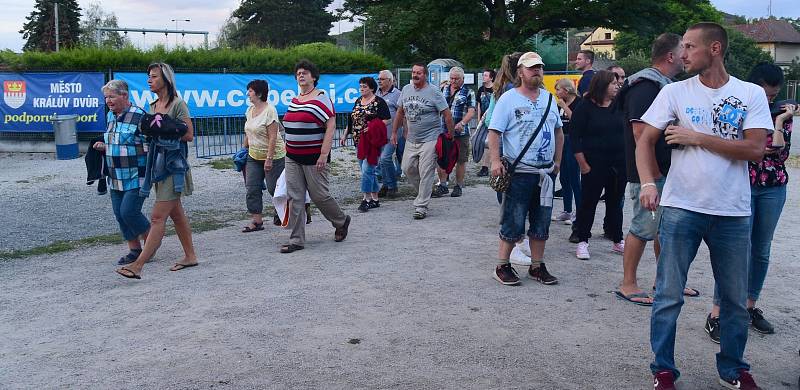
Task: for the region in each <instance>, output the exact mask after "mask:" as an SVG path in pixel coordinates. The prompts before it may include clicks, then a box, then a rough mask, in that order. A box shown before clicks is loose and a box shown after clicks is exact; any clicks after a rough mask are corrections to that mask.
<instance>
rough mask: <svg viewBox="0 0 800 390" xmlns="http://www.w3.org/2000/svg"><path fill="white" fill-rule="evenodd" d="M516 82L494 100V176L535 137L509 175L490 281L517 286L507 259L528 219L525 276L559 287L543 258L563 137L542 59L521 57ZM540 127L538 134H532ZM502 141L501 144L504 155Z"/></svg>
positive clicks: (491, 134)
mask: <svg viewBox="0 0 800 390" xmlns="http://www.w3.org/2000/svg"><path fill="white" fill-rule="evenodd" d="M517 78H518V80H517V82H516V85H517V87H516V88H514V89H512V90H509V91H508V92H506V93H505V94H503V96H501V97H500V99H499V100H498V101H497V104H496V105H495V107H494V111H493V113H492V120H491V122H490V123H489V130H490V131H489V134H488V143H489V153H490V156H491V162H492V163H491V164H492V176H501V175H503V174H504V173H505V168H504V166H503V163H502V161H501V158H502V159H505V160H506V161H508V163H509V165H511V164H513V162H514V161H515V160H516V159H517V158H518V157H519V156H520V155H521V154H522V151H523V149H524V148H525V145H527V144H528V142H529V141H530V140H531V137H533V136H534V135H535V138H534V139H533V142H532V143H531V146H530V148H528V150H527V151H526V152H525V154H524V155H522V158H520V159H519V163H518V164H517V166H516V167H515V168H514V170H513V171H512V172H511V173H512V175H511V185H510V186H509V188H508V190H507V191H506V193H505V194H504V198H503V206H502V208H503V213H502V217H501V222H500V248H499V250H498V265H497V266H496V267H495V271H494V273H493V277H494V278H495V279H497V281H499V282H500V283H502V284H504V285H512V286H513V285H517V284H519V276H518V275H517V272H516V270H514V267H512V266H511V264H510V262H509V257H510V255H511V250H512V249H513V248H514V244H515V243H516V242H518V241H520V240H522V239H523V238H524V236H525V221H526V220H528V214H530V221H531V226H530V227H529V229H528V232H527V236H528V237H529V238H530V240H529V241H530V250H531V265H530V268H529V269H528V277H529V278H531V279H533V280H537V281H539V282H541V283H542V284H546V285H551V284H556V283H558V279H557V278H556V277H555V276H553V275H550V273H549V272H548V271H547V268H546V267H545V264H544V262H543V261H542V259H543V257H544V246H545V242H546V241H547V239H548V237H549V229H550V215H551V214H552V211H553V178H555V175H556V174H557V173H558V168H559V164H560V163H561V152H562V147H563V145H564V133H563V132H562V131H561V126H562V124H561V116H560V115H559V114H558V105H557V104H556V103H555V102H554V101H553V100H554V98H553V96H552V95H551V94H550V93H549V92H547V90H545V89H544V88H543V86H542V80H543V79H544V62H542V58H541V57H540V56H539V55H538V54H536V53H534V52H528V53H525V54H523V55H522V56H521V57H520V58H519V61H518V68H517ZM548 108H549V109H548ZM543 118H544V120H542V119H543ZM540 123H542V126H541V130H540V131H539V133H538V134H536V133H535V132H536V129H537V128H538V127H539V124H540ZM500 142H502V143H503V152H502V153H503V154H502V156H501V155H500Z"/></svg>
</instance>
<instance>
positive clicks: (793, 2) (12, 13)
mask: <svg viewBox="0 0 800 390" xmlns="http://www.w3.org/2000/svg"><path fill="white" fill-rule="evenodd" d="M90 1H91V0H78V3H79V4H80V5H81V7H85V6H86V5H88V4H89V2H90ZM797 1H798V0H772V14H773V15H775V16H785V17H792V18H798V17H800V7H798V6H797ZM99 2H100V4H101V6H102V7H103V9H104V10H106V11H107V12H113V13H114V14H116V15H117V18H118V19H119V25H120V27H135V28H159V29H164V28H171V29H174V28H175V23H174V22H171V21H170V20H171V19H180V20H183V19H190V20H191V22H179V23H178V28H179V29H187V30H203V31H209V32H210V36H209V40H210V41H212V42H213V40H214V38H215V37H216V34H217V32H218V31H219V28H220V26H221V25H222V24H223V22H224V21H225V19H226V18H227V17H228V16H229V15H230V13H231V12H232V11H233V10H234V9H235V8H236V7H237V6H238V5H239V3H240V0H191V1H187V0H125V1H113V2H112V1H107V0H106V1H99ZM342 2H343V0H334V1H333V3H332V4H331V7H329V10H333V9H335V8H337V7H339V6H341V4H342ZM711 3H713V4H714V6H716V7H717V8H718V9H720V10H722V11H725V12H728V13H732V14H737V15H745V16H747V17H749V18H754V17H764V16H768V15H769V13H768V8H769V3H770V1H769V0H711ZM0 4H2V7H3V12H2V13H0V49H11V50H14V51H21V50H22V46H23V45H24V41H23V39H22V34H20V33H19V30H20V29H22V24H23V23H24V22H25V17H26V16H28V15H29V14H30V13H31V11H32V10H33V4H34V0H2V1H0ZM352 28H353V23H348V22H342V24H341V31H350V30H352ZM338 31H339V25H338V23H334V24H333V27H332V28H331V32H332V33H334V34H335V33H338ZM129 37H130V39H131V41H132V42H133V44H134V45H136V46H138V47H150V46H152V45H153V44H156V43H162V44H166V45H168V46H169V47H172V46H174V45H175V43H176V39H177V43H182V44H185V45H193V46H196V45H199V44H201V43H202V37H190V36H187V37H175V36H174V35H171V36H170V37H169V38H168V39H167V38H165V37H164V35H163V34H147V35H145V36H143V35H142V34H141V33H129Z"/></svg>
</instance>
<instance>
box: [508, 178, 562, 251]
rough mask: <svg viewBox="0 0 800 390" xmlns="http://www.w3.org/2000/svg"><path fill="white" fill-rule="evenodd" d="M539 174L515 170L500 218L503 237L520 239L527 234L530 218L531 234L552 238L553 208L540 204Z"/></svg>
mask: <svg viewBox="0 0 800 390" xmlns="http://www.w3.org/2000/svg"><path fill="white" fill-rule="evenodd" d="M539 193H540V189H539V175H537V174H534V173H515V174H514V175H513V176H512V179H511V186H510V187H509V188H508V191H506V193H505V194H504V195H503V204H502V206H500V207H501V208H502V210H503V214H502V217H501V219H500V239H501V240H503V241H508V242H517V241H519V240H521V239H522V238H523V236H524V235H525V220H526V219H527V220H528V223H529V225H530V226H529V227H528V233H527V235H528V237H530V238H531V239H532V240H540V241H544V240H547V239H548V238H549V237H550V217H551V215H552V213H553V207H545V206H541V205H539Z"/></svg>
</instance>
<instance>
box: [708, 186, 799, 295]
mask: <svg viewBox="0 0 800 390" xmlns="http://www.w3.org/2000/svg"><path fill="white" fill-rule="evenodd" d="M784 203H786V186H777V187H756V186H753V187H750V211H751V212H752V213H753V214H752V215H751V216H750V218H751V223H752V225H753V226H752V231H751V233H750V246H751V247H750V266H749V267H748V271H749V272H748V277H747V299H750V300H751V301H753V302H755V301H758V296H759V295H761V288H762V287H764V279H766V277H767V269H768V268H769V251H770V247H772V235H773V234H774V233H775V227H777V226H778V219H780V217H781V212H782V211H783V205H784ZM717 290H718V288H717V286H714V304H715V305H719V292H718V291H717Z"/></svg>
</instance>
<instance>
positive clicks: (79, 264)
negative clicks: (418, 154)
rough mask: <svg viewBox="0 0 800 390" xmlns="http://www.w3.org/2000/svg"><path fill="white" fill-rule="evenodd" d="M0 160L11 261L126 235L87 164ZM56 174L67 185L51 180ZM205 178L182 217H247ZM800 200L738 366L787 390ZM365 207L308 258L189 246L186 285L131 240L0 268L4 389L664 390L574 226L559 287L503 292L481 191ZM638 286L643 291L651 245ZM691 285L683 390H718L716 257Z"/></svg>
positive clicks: (322, 238) (635, 317) (644, 316)
mask: <svg viewBox="0 0 800 390" xmlns="http://www.w3.org/2000/svg"><path fill="white" fill-rule="evenodd" d="M347 159H348V157H346V156H344V159H343V160H341V161H342V166H341V167H340V168H338V169H340V170H341V171H342V172H340V173H341V175H340V176H339V177H342V179H341V180H340V179H337V180H336V184H335V185H334V188H335V190H334V193H335V194H336V196H337V197H339V198H340V199H343V198H347V197H352V196H353V192H352V189H353V188H355V187H356V186H355V184H354V180H352V179H344V173H345V172H344V170H345V168H344V162H345V161H347ZM0 162H2V168H0V169H2V170H3V175H2V179H0V180H1V181H5V182H4V183H2V185H0V191H2V194H1V195H2V196H0V199H3V200H2V202H5V203H2V204H0V207H2V209H3V210H4V213H3V218H4V220H3V223H1V224H0V229H3V230H2V234H0V236H2V237H3V238H2V239H3V240H4V241H2V242H3V247H4V248H8V247H14V248H16V247H20V248H21V247H26V246H29V245H30V243H31V242H36V243H38V244H44V243H47V242H51V241H52V240H54V239H56V238H75V237H80V236H82V235H83V236H86V235H92V234H98V233H108V232H113V231H115V230H116V226H115V223H114V221H113V217H112V216H111V211H110V209H109V205H108V203H109V201H108V199H107V198H101V197H98V196H96V195H94V193H93V191H94V190H93V189H92V188H87V187H86V186H85V185H84V184H83V182H82V175H83V172H82V171H81V170H82V162H81V163H80V164H79V163H77V162H74V161H68V162H60V161H59V162H57V161H49V160H43V159H42V158H41V157H40V156H33V157H28V158H20V157H19V156H14V157H13V158H8V157H6V158H3V159H2V160H0ZM65 167H66V168H65ZM469 169H470V170H471V171H472V170H473V168H472V167H470V168H469ZM21 171H24V172H26V173H27V175H21V174H20V173H19V172H21ZM61 171H68V172H70V173H60V174H58V175H54V176H53V177H50V176H49V174H48V172H61ZM6 172H13V173H11V174H10V175H9V174H6ZM194 172H197V174H196V176H195V177H196V182H197V183H198V191H197V193H196V194H195V195H193V196H192V197H190V198H189V199H188V200H187V202H186V203H187V207H188V209H189V210H190V211H192V212H200V211H202V210H204V209H217V210H241V209H242V208H243V202H242V199H243V196H244V191H243V189H242V188H241V185H240V180H241V179H240V178H239V177H237V176H236V175H235V174H233V173H231V172H228V171H216V170H212V169H210V168H208V167H203V166H198V165H197V164H195V171H194ZM790 174H791V175H792V177H795V178H797V177H800V170H797V169H792V170H791V171H790ZM19 180H28V181H30V183H17V181H19ZM7 183H8V184H11V185H7ZM789 191H790V192H789V197H788V200H787V207H786V209H785V211H784V214H783V217H782V219H781V223H780V225H779V227H778V233H777V234H776V236H775V240H774V243H773V248H772V250H773V255H774V256H773V257H774V258H773V264H772V266H771V269H770V274H769V276H768V278H767V284H766V287H765V290H764V293H763V295H762V299H761V301H760V303H761V305H760V306H761V307H762V308H763V309H764V312H765V314H766V315H767V316H768V318H769V319H770V321H772V322H773V324H775V326H776V328H777V332H778V333H777V334H776V335H767V336H765V335H760V334H756V333H753V332H751V333H750V341H749V343H748V348H747V351H746V358H747V359H748V361H749V362H750V363H751V364H752V366H753V374H754V375H755V377H756V379H757V380H758V381H759V383H760V384H761V386H763V387H764V388H765V389H783V388H786V389H790V388H795V386H797V379H798V378H797V376H798V374H800V358H798V355H797V348H798V346H800V338H798V335H800V312H798V306H797V302H798V301H799V300H800V292H798V289H797V280H798V276H800V262H799V261H798V254H797V252H796V251H794V245H793V244H794V243H796V242H798V239H800V232H798V230H797V229H794V228H793V227H795V226H798V223H800V212H798V210H797V207H794V206H796V205H797V204H798V201H800V191H799V190H798V187H797V186H795V185H790V186H789ZM12 196H13V197H14V198H12V200H9V198H10V197H12ZM556 205H557V206H559V205H560V201H556ZM146 207H148V206H146ZM355 208H356V205H355V204H346V205H345V209H346V211H347V212H348V213H350V214H351V215H353V224H352V227H351V233H350V236H349V237H348V239H347V240H346V241H345V242H343V243H335V242H333V240H332V235H333V229H332V228H331V226H330V224H328V223H326V222H324V221H321V217H319V216H317V219H316V220H315V222H314V223H312V224H311V225H310V226H309V229H308V230H307V235H308V243H307V247H306V249H305V250H303V251H299V252H296V253H293V254H290V255H281V254H278V253H277V247H278V245H279V244H280V243H282V242H285V240H286V239H287V237H288V232H287V231H285V230H281V229H278V228H274V227H270V228H269V229H266V230H265V231H264V232H259V233H254V234H241V233H239V229H240V225H241V223H242V222H243V221H234V222H231V223H230V224H229V225H228V226H227V227H225V228H222V229H218V230H214V231H208V232H204V233H200V234H196V235H195V237H194V239H195V243H196V247H197V252H198V254H199V256H200V262H201V265H200V266H199V267H196V268H192V269H188V270H184V271H181V272H168V271H167V269H168V267H169V266H170V265H171V264H172V262H173V260H174V259H176V258H178V257H179V256H180V255H181V251H180V246H179V244H178V242H177V240H176V239H175V238H174V237H169V238H167V239H166V240H165V242H164V245H163V247H162V248H161V250H160V251H159V253H158V254H157V256H156V259H155V262H153V263H152V264H148V265H147V266H146V267H145V269H144V273H143V278H144V279H143V280H140V281H133V280H128V279H124V278H122V277H120V276H118V275H116V274H115V273H114V272H113V271H114V269H115V266H114V264H113V262H112V261H111V259H114V258H117V257H119V256H120V254H121V252H122V251H123V245H122V244H120V245H107V246H99V247H91V248H82V249H77V250H73V251H70V252H66V253H61V254H57V255H46V256H36V257H28V258H23V259H10V260H0V275H2V276H1V277H2V283H0V308H1V310H0V334H3V335H4V337H3V342H2V343H0V388H9V389H17V388H25V389H40V388H86V389H106V388H109V389H110V388H132V389H149V388H164V389H211V388H226V389H256V388H276V389H281V388H302V389H316V388H326V389H356V388H358V389H362V388H363V389H372V388H391V389H406V388H424V389H434V388H437V389H439V388H445V389H461V388H474V389H488V388H519V389H647V388H652V387H651V386H652V383H651V382H650V380H651V379H650V374H649V369H648V363H649V361H650V359H651V352H650V348H649V342H648V335H649V310H648V309H647V308H642V307H639V306H634V305H631V304H627V303H624V302H622V301H619V300H617V299H615V298H614V295H613V293H612V292H613V290H614V289H615V287H616V285H617V283H618V281H619V279H620V277H621V272H622V271H621V269H622V267H621V257H620V256H619V255H616V254H614V253H612V252H611V250H610V248H611V243H610V242H608V241H604V240H601V239H595V240H592V242H591V249H592V259H591V260H590V261H579V260H576V259H575V258H574V245H572V244H569V243H568V242H567V240H566V238H567V236H568V235H569V232H570V228H569V227H568V226H565V225H561V224H554V225H553V226H552V228H551V239H550V241H548V244H547V250H546V261H547V264H548V268H549V269H550V270H551V272H552V273H553V274H555V275H556V276H558V277H559V278H560V280H561V283H560V284H559V285H557V286H543V285H540V284H538V283H535V282H533V281H530V280H527V279H525V280H524V281H523V285H522V286H520V287H505V286H501V285H499V284H498V283H497V282H496V281H494V280H493V279H492V278H491V276H490V274H491V272H492V268H493V265H494V263H495V260H493V259H494V258H495V253H496V245H497V225H496V220H497V214H498V212H497V206H496V201H495V200H494V193H493V192H492V191H491V190H490V189H488V188H487V187H486V186H485V185H482V184H477V185H472V186H469V187H467V189H466V190H465V196H464V197H462V198H459V199H452V198H442V199H434V200H433V202H432V207H431V210H430V213H429V218H428V219H425V220H423V221H414V220H412V219H411V217H410V215H411V212H412V207H411V204H410V202H409V201H408V200H398V201H389V202H384V203H383V205H382V207H381V208H379V209H376V210H372V211H370V212H369V213H366V214H359V213H357V212H356V211H355ZM557 209H558V208H557ZM628 209H629V207H626V212H627V211H628ZM9 210H13V211H10V212H9ZM600 212H602V207H600ZM54 214H55V215H54ZM601 219H602V218H597V219H596V225H595V229H596V231H597V230H599V224H600V222H599V221H601ZM627 220H629V216H626V221H627ZM55 221H58V222H56V223H53V222H55ZM62 221H70V224H69V226H75V228H71V229H70V228H67V229H64V227H63V226H66V225H65V224H64V223H63V222H62ZM56 224H57V225H58V226H59V228H58V229H56V228H53V227H51V226H54V225H56ZM64 230H69V231H66V232H65V231H64ZM9 235H10V237H9ZM18 241H25V243H24V244H25V245H19V243H18ZM66 259H69V260H70V261H63V260H66ZM517 268H518V270H520V271H524V269H523V268H522V267H517ZM639 272H640V273H639V275H640V278H641V285H642V286H648V285H650V284H651V283H652V281H653V275H654V261H653V258H652V254H651V252H650V251H649V250H648V252H647V254H646V257H645V258H644V259H643V260H642V265H641V267H640V271H639ZM521 273H522V272H521ZM689 281H690V285H691V286H692V287H696V288H697V289H699V290H700V291H701V292H702V294H703V295H702V296H701V297H699V298H689V299H687V301H686V304H685V305H684V309H683V315H682V316H681V318H680V320H679V326H678V344H677V346H676V358H677V362H678V365H679V368H680V369H681V370H682V372H683V376H682V378H681V380H680V381H679V389H682V390H689V389H700V390H705V389H718V388H720V387H719V385H718V384H717V383H716V381H717V377H716V369H715V367H714V353H715V352H716V351H718V346H717V345H716V344H713V343H712V342H711V341H710V340H709V339H708V337H707V336H706V334H705V333H704V331H703V330H702V326H703V323H704V320H705V315H706V313H707V311H708V310H709V308H710V305H711V298H710V296H709V293H710V292H711V291H712V286H713V281H712V277H711V270H710V266H709V263H708V252H707V250H706V249H705V247H703V248H701V250H700V252H699V254H698V258H697V260H696V261H695V263H694V265H693V268H692V270H691V271H690V275H689Z"/></svg>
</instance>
